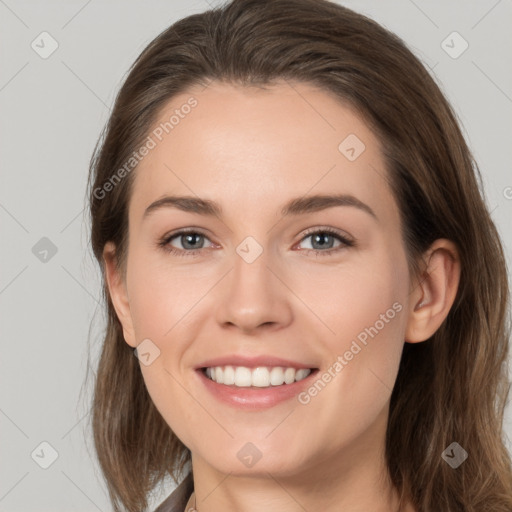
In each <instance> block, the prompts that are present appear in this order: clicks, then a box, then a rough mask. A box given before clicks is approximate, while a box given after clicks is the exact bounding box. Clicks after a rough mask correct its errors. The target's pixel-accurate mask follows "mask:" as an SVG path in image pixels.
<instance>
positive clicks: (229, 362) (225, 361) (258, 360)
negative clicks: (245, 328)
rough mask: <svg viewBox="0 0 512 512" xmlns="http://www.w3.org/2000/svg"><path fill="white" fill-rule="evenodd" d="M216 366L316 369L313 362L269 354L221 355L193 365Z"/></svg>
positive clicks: (198, 367) (200, 366)
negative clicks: (303, 361)
mask: <svg viewBox="0 0 512 512" xmlns="http://www.w3.org/2000/svg"><path fill="white" fill-rule="evenodd" d="M216 366H245V367H246V368H256V367H261V366H267V367H274V366H281V367H284V368H295V369H296V370H300V369H301V368H303V369H306V370H307V369H310V370H313V369H316V368H317V366H316V365H315V364H314V363H302V362H299V361H293V360H291V359H283V358H281V357H276V356H270V355H259V356H237V355H230V356H222V357H216V358H214V359H208V360H206V361H203V362H202V363H201V364H199V365H197V366H196V367H195V369H196V370H200V369H205V368H213V367H216Z"/></svg>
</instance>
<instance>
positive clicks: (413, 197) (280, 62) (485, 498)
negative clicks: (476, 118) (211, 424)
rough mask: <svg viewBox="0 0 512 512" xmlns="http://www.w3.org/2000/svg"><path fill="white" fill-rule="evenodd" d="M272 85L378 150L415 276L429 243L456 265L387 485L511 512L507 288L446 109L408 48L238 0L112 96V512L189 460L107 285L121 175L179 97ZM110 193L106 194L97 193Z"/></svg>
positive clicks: (124, 190)
mask: <svg viewBox="0 0 512 512" xmlns="http://www.w3.org/2000/svg"><path fill="white" fill-rule="evenodd" d="M279 79H285V80H298V81H302V82H307V83H310V84H313V85H316V86H318V87H320V88H322V89H323V90H325V91H327V92H329V93H333V94H334V95H336V96H337V97H338V98H339V99H340V101H343V102H345V103H347V104H350V105H351V106H352V107H354V108H355V109H356V110H357V112H359V114H360V115H361V116H362V118H363V119H364V120H365V122H366V123H367V124H368V125H369V126H370V127H371V128H372V129H373V130H374V131H375V133H376V134H377V135H378V137H379V140H380V141H381V143H382V148H383V153H384V154H383V157H384V161H385V163H386V170H387V173H388V177H389V183H390V186H391V188H392V190H393V193H394V197H395V199H396V201H397V204H398V206H399V209H400V216H401V225H402V234H403V239H404V243H405V246H406V250H407V255H408V261H409V265H410V269H411V272H412V273H417V272H418V271H419V266H418V264H419V262H420V261H421V255H422V253H423V252H424V251H425V250H426V249H427V248H428V247H429V246H430V244H431V243H432V242H433V241H434V240H436V239H437V238H448V239H450V240H452V241H453V242H455V244H456V245H457V248H458V250H459V255H460V261H461V279H460V286H459V289H458V292H457V296H456V299H455V302H454V304H453V306H452V309H451V310H450V313H449V314H448V317H447V318H446V320H445V321H444V323H443V324H442V325H441V327H440V328H439V329H438V331H437V332H436V333H435V334H434V335H433V336H432V337H431V338H430V339H429V340H428V341H426V342H423V343H415V344H410V343H405V346H404V350H403V354H402V360H401V363H400V368H399V372H398V377H397V380H396V383H395V387H394V389H393V392H392V396H391V404H390V414H389V422H388V428H387V438H386V457H387V465H388V468H389V472H390V475H391V478H392V482H393V484H394V485H395V486H396V488H397V490H398V492H399V494H400V496H401V497H402V498H403V500H404V502H405V501H406V500H410V501H411V502H412V503H413V504H414V506H415V507H416V509H417V510H418V511H425V512H427V511H440V510H442V511H452V512H454V511H460V512H462V511H464V512H482V511H493V512H510V511H511V510H512V469H511V460H510V455H509V453H508V451H507V449H506V446H505V442H504V435H503V431H502V424H503V416H504V409H505V405H506V400H507V395H508V392H509V388H510V382H509V380H508V379H509V376H508V368H507V355H508V343H509V337H510V317H509V316H508V300H509V289H508V280H507V268H506V263H505V258H504V254H503V249H502V245H501V242H500V239H499V236H498V233H497V230H496V228H495V225H494V224H493V221H492V220H491V217H490V214H489V211H488V208H487V206H486V204H485V200H484V191H483V185H482V178H481V175H480V171H479V169H478V167H477V164H476V162H475V160H474V158H473V156H472V154H471V152H470V150H469V148H468V146H467V144H466V142H465V140H464V137H463V135H462V133H461V129H460V127H459V125H458V122H457V120H456V116H455V114H454V112H453V110H452V108H451V107H450V105H449V104H448V102H447V100H446V99H445V97H444V96H443V94H442V93H441V91H440V89H439V87H438V85H437V84H436V82H435V80H434V79H433V78H432V77H431V75H430V74H429V73H428V72H427V71H426V69H425V68H424V66H423V65H422V64H421V62H420V61H419V60H418V59H417V58H416V57H415V56H414V55H413V53H412V52H411V51H410V50H409V49H408V48H407V47H406V45H405V44H404V42H403V41H402V40H401V39H400V38H398V37H397V36H396V35H394V34H392V33H390V32H389V31H387V30H386V29H384V28H383V27H381V26H380V25H379V24H377V23H376V22H374V21H372V20H371V19H368V18H367V17H365V16H363V15H361V14H358V13H356V12H353V11H352V10H350V9H347V8H345V7H342V6H340V5H337V4H335V3H331V2H328V1H325V0H234V1H232V2H230V3H228V4H224V5H222V6H220V7H218V8H215V9H212V10H209V11H206V12H204V13H201V14H195V15H192V16H188V17H186V18H184V19H182V20H180V21H178V22H176V23H174V24H173V25H172V26H171V27H169V28H168V29H166V30H165V31H164V32H162V33H161V34H160V35H159V36H158V37H156V38H155V39H154V40H153V41H152V42H151V43H150V44H149V45H148V46H147V48H146V49H145V50H144V51H143V52H142V53H141V55H140V56H139V57H138V58H137V60H136V61H135V63H134V64H133V66H132V67H131V69H130V72H129V74H128V77H127V78H126V80H125V82H124V84H123V86H122V87H121V89H120V91H119V93H118V95H117V97H116V101H115V105H114V108H113V111H112V115H111V117H110V119H109V121H108V123H107V125H106V126H105V128H104V130H103V133H102V136H101V137H100V140H99V141H98V144H97V146H96V148H95V151H94V154H93V157H92V159H91V163H90V176H89V189H88V193H89V201H90V212H89V213H90V216H91V244H92V248H93V251H94V255H95V257H96V259H97V260H98V262H99V264H100V267H101V271H102V276H103V294H104V299H105V304H106V310H107V326H106V332H105V336H104V340H103V348H102V352H101V356H100V360H99V364H98V370H97V376H96V382H95V389H94V397H93V403H92V429H93V434H94V443H95V449H96V452H97V456H98V460H99V463H100V467H101V470H102V472H103V474H104V477H105V479H106V483H107V486H108V491H109V494H110V498H111V501H112V504H113V507H114V510H115V511H119V510H121V509H120V508H119V507H120V505H122V506H124V507H125V509H126V510H128V511H130V512H139V511H141V510H144V509H146V507H147V506H148V495H149V494H150V492H151V490H152V489H153V488H154V487H155V485H156V484H157V483H159V482H161V481H162V479H163V478H164V477H166V476H169V475H170V476H171V477H172V478H173V479H174V480H175V481H178V478H179V475H180V474H181V471H182V470H183V468H184V467H185V464H186V463H187V462H189V461H190V452H189V450H188V449H187V447H186V446H184V445H183V444H182V443H181V441H180V440H179V439H178V438H177V437H176V436H175V434H174V433H173V432H172V431H171V429H170V428H169V426H168V425H167V424H166V423H165V421H164V420H163V418H162V416H161V415H160V413H159V412H158V411H157V410H156V408H155V406H154V404H153V403H152V401H151V399H150V396H149V394H148V392H147V390H146V387H145V384H144V381H143V378H142V375H141V371H140V366H139V362H138V360H137V358H136V357H134V355H133V350H132V349H131V348H130V347H129V346H128V344H127V343H126V342H125V341H124V339H123V332H122V329H121V325H120V323H119V320H118V318H117V316H116V313H115V310H114V308H113V305H112V302H111V300H110V296H109V292H108V288H107V285H106V282H105V271H104V267H103V260H102V251H103V248H104V245H105V243H106V242H107V241H113V242H114V243H115V245H116V248H117V256H118V264H119V268H120V270H121V272H122V274H123V275H124V272H125V262H126V259H125V257H126V247H127V228H128V215H127V213H128V204H129V201H130V194H131V186H132V182H133V177H134V174H135V172H137V170H136V167H135V168H134V169H133V170H132V171H131V172H128V173H124V174H125V175H123V179H121V180H117V181H116V182H115V183H114V182H113V181H112V180H113V179H114V178H115V177H114V174H115V173H116V172H118V170H119V169H120V168H122V166H123V165H124V164H125V162H126V161H127V160H129V158H130V156H131V155H132V154H133V152H134V151H136V150H137V149H138V148H140V147H141V145H142V144H143V142H144V140H145V139H146V138H147V137H148V133H149V131H150V129H151V128H152V126H153V124H154V122H155V120H156V119H157V117H158V115H159V113H160V112H161V108H162V107H163V106H164V105H165V104H166V103H167V102H168V101H169V99H170V98H171V97H173V96H174V95H176V94H178V93H182V92H186V90H187V88H188V87H190V86H192V85H201V84H207V83H208V82H209V81H210V80H218V81H225V82H229V83H233V84H236V85H240V86H245V85H265V84H271V83H272V82H273V81H275V80H279ZM118 174H119V173H118ZM118 177H119V175H118ZM109 180H111V181H110V182H111V183H114V185H113V186H112V187H108V191H106V190H107V188H106V187H105V183H107V182H108V181H109ZM454 441H456V442H457V443H459V445H461V446H462V447H463V448H464V449H465V450H466V451H467V452H468V454H469V456H468V458H467V460H465V461H464V463H463V464H461V465H460V466H459V467H458V468H457V469H453V468H452V467H450V465H448V464H447V463H446V462H445V461H444V460H443V458H442V457H441V454H442V452H443V451H444V450H445V449H446V448H447V447H448V446H449V445H450V444H451V443H452V442H454Z"/></svg>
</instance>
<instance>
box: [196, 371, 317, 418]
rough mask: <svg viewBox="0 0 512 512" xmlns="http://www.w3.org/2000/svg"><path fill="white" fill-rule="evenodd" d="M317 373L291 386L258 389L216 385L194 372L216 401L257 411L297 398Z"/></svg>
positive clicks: (199, 373) (200, 373)
mask: <svg viewBox="0 0 512 512" xmlns="http://www.w3.org/2000/svg"><path fill="white" fill-rule="evenodd" d="M317 372H318V370H312V371H311V373H310V374H309V375H308V376H307V377H306V378H305V379H302V380H299V381H298V382H293V383H292V384H282V385H281V386H269V387H267V388H258V387H237V386H227V385H226V384H218V383H217V382H215V381H213V380H211V379H209V378H208V377H207V376H206V375H205V374H204V372H203V370H196V373H197V374H198V375H199V378H200V380H201V382H203V384H204V386H205V387H206V389H207V390H208V391H209V392H210V393H212V395H213V396H215V397H216V398H217V399H218V400H220V401H222V402H224V403H227V404H229V405H231V406H234V407H238V408H242V409H257V410H261V409H268V408H270V407H273V406H274V405H277V404H279V403H281V402H284V401H286V400H290V399H291V398H293V397H295V396H297V395H298V394H299V393H300V392H301V391H302V390H303V389H304V388H306V387H308V386H309V385H310V382H311V379H312V378H313V376H314V375H316V373H317Z"/></svg>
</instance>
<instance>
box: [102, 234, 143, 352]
mask: <svg viewBox="0 0 512 512" xmlns="http://www.w3.org/2000/svg"><path fill="white" fill-rule="evenodd" d="M103 261H104V262H105V277H106V280H107V286H108V290H109V294H110V299H111V300H112V304H113V305H114V309H115V310H116V314H117V318H118V319H119V322H120V323H121V326H122V327H123V335H124V339H125V341H126V343H128V345H130V346H131V347H133V348H135V347H136V346H137V343H136V342H135V334H134V330H133V323H132V317H131V312H130V299H129V297H128V292H127V289H126V283H125V281H124V279H123V277H122V275H121V272H120V270H119V269H118V267H117V260H116V248H115V245H114V243H113V242H107V243H106V244H105V247H104V248H103Z"/></svg>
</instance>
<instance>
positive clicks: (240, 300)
mask: <svg viewBox="0 0 512 512" xmlns="http://www.w3.org/2000/svg"><path fill="white" fill-rule="evenodd" d="M292 85H293V87H292ZM191 95H193V96H194V98H196V99H197V101H198V105H197V106H196V107H195V108H194V109H193V110H192V111H191V112H190V114H188V115H187V116H185V117H184V118H183V119H181V120H180V123H179V124H178V125H176V126H175V127H174V129H173V130H172V131H171V132H170V133H169V134H168V135H167V136H166V137H164V138H163V140H162V141H161V142H159V143H158V144H157V146H156V147H155V148H154V149H152V150H151V151H150V153H149V154H148V155H147V156H146V157H145V158H144V160H143V161H142V162H141V163H140V164H139V166H138V168H137V170H136V179H135V183H134V189H133V194H132V197H131V200H130V207H129V240H130V242H129V246H128V258H127V267H126V279H123V277H122V274H121V273H120V272H119V270H118V269H117V267H116V264H115V247H114V246H113V244H112V243H108V244H107V245H106V246H105V251H104V260H105V265H106V274H107V281H108V286H109V290H110V293H111V297H112V300H113V303H114V307H115V308H116V312H117V314H118V317H119V319H120V321H121V324H122V326H123V332H124V337H125V340H126V343H128V344H129V345H130V346H131V347H136V346H137V345H138V344H139V343H141V342H142V341H143V340H145V339H148V338H149V339H150V340H151V342H152V343H154V344H155V345H156V346H157V347H158V349H159V350H160V355H159V357H157V358H156V359H155V360H154V361H153V362H152V363H151V364H150V365H148V366H145V365H143V364H141V371H142V374H143V377H144V380H145V383H146V386H147V389H148V391H149V393H150V395H151V398H152V399H153V401H154V403H155V405H156V407H157V408H158V410H159V411H160V413H161V414H162V416H163V418H164V419H165V421H166V422H167V423H168V424H169V426H170V427H171V428H172V430H173V431H174V432H175V433H176V435H177V436H178V437H179V438H180V439H181V440H182V441H183V443H184V444H185V445H186V446H187V447H188V448H189V449H190V450H191V452H192V465H193V471H194V486H195V492H196V499H197V509H198V510H199V511H200V512H204V511H208V512H217V511H221V510H222V511H224V512H225V511H226V510H237V511H244V512H255V511H260V510H263V509H264V510H266V511H267V512H271V511H279V512H292V511H293V512H296V511H303V510H323V511H333V512H334V511H336V512H338V511H340V510H343V511H347V512H349V511H350V512H356V511H361V512H362V511H368V510H372V511H375V512H385V511H386V512H391V511H394V510H397V496H396V493H395V491H394V489H393V487H392V486H391V484H390V481H389V478H388V473H387V470H386V466H385V464H384V440H385V433H386V425H387V419H388V411H389V400H390V396H391V391H392V388H393V385H394V382H395V379H396V375H397V372H398V367H399V362H400V357H401V353H402V349H403V345H404V342H409V343H417V342H422V341H424V340H427V339H428V338H429V337H430V336H431V335H432V334H433V333H434V332H435V331H436V330H437V329H438V327H439V326H440V325H441V323H442V322H443V320H444V319H445V317H446V315H447V314H448V312H449V309H450V307H451V305H452V303H453V300H454V298H455V294H456V290H457V286H458V282H459V276H460V263H459V259H458V255H457V250H456V248H455V246H454V245H453V244H452V243H451V242H450V241H448V240H437V241H436V242H435V243H434V244H433V245H432V246H431V248H430V249H429V251H427V252H426V253H425V255H424V262H425V266H424V269H423V270H424V271H423V273H422V275H421V276H410V275H409V272H408V267H407V258H406V252H405V247H404V244H403V241H402V239H401V235H400V221H399V210H398V205H397V204H396V202H395V200H394V197H393V195H392V192H391V190H390V188H389V184H388V183H387V181H386V179H385V176H386V171H385V168H384V164H383V160H382V156H381V151H380V144H379V140H378V139H377V138H376V136H375V135H374V134H373V133H372V132H371V131H370V129H369V128H368V126H367V125H366V124H365V123H364V122H363V120H362V119H361V118H360V117H359V116H358V115H357V114H356V113H355V112H354V111H353V110H352V109H350V108H349V107H348V106H346V105H343V104H342V103H341V102H340V101H339V100H338V99H336V98H335V97H333V96H331V95H330V94H328V93H326V92H324V91H322V90H319V89H317V88H315V87H314V86H312V85H308V84H304V83H291V82H290V83H287V82H279V83H278V84H276V85H274V86H268V87H267V88H266V89H265V90H262V89H259V88H249V87H240V86H233V85H229V84H221V83H217V82H212V83H210V85H209V86H208V87H207V88H205V89H203V88H199V87H196V88H192V89H190V90H188V91H187V92H186V93H183V94H180V95H179V96H175V97H173V98H172V100H170V102H169V103H168V104H167V105H166V107H165V109H163V110H162V112H161V116H160V119H159V120H158V122H157V123H155V126H156V125H158V124H159V123H160V122H164V121H166V120H168V119H169V116H170V115H171V114H172V112H173V111H174V109H176V108H179V107H180V105H183V103H185V102H186V101H187V100H188V99H189V98H190V97H191ZM349 134H356V135H357V137H358V138H359V139H360V140H361V141H363V142H364V144H365V147H366V148H365V150H364V151H363V152H362V153H361V154H360V156H359V157H358V158H356V159H355V160H354V161H349V160H348V159H347V158H346V157H345V155H344V154H342V153H341V152H340V151H339V150H338V146H339V144H340V142H341V141H343V140H344V139H345V138H346V137H347V136H348V135H349ZM334 192H336V193H349V194H352V195H354V196H355V197H357V198H358V199H359V200H361V201H363V202H364V203H366V204H367V205H368V206H370V207H371V208H372V210H373V211H374V212H375V214H376V217H377V218H374V217H372V216H371V215H369V214H368V213H367V212H365V211H362V210H360V209H358V208H355V207H353V206H336V207H331V208H328V209H325V210H322V211H318V212H312V213H311V212H310V213H306V214H303V215H298V216H296V217H289V218H288V217H283V216H282V215H281V208H282V206H283V205H284V203H285V202H287V201H288V200H290V199H291V198H298V197H302V196H304V195H313V194H332V193H334ZM166 194H180V195H192V196H199V197H201V198H208V199H212V200H215V201H217V202H218V203H220V205H221V206H222V209H223V216H222V217H221V218H218V217H215V216H213V217H208V216H205V215H200V214H197V213H191V212H184V211H180V210H178V209H175V208H161V209H158V210H155V211H154V212H152V213H151V214H150V215H149V216H147V217H146V218H145V219H144V218H143V214H144V210H145V209H146V208H147V207H148V205H150V204H151V203H152V202H153V201H155V200H157V199H160V198H161V197H162V196H164V195H166ZM187 227H194V228H198V229H199V230H200V233H202V234H205V238H204V239H201V238H199V239H196V240H195V241H194V240H192V244H195V247H197V248H199V252H198V254H197V255H196V256H193V257H191V256H186V255H185V256H183V257H180V256H177V255H172V254H170V253H168V252H165V251H164V250H163V249H162V248H159V247H158V246H157V242H158V240H159V239H161V238H163V237H164V235H166V234H170V233H171V232H172V231H176V230H178V229H181V228H187ZM316 227H318V228H319V229H318V231H321V228H322V227H332V228H335V229H337V230H339V231H340V232H341V233H342V234H343V235H345V236H347V235H348V236H349V237H351V238H352V239H355V240H356V245H355V246H353V247H348V246H346V247H343V248H342V250H339V251H337V252H332V251H333V250H334V249H336V248H338V247H339V246H340V244H341V242H339V241H338V240H337V239H334V240H333V241H332V242H327V244H329V243H331V245H325V244H324V246H323V247H322V246H319V245H312V244H314V238H315V237H314V236H311V234H309V236H307V235H305V231H306V230H307V229H309V228H316ZM248 236H251V237H253V238H254V239H255V240H256V241H257V242H258V243H259V244H260V246H261V248H262V249H263V253H262V254H261V255H260V256H259V257H258V258H257V259H256V260H255V261H254V262H252V263H250V264H249V263H247V262H246V261H245V260H244V259H243V258H241V257H240V256H239V255H238V254H237V252H236V248H237V247H238V245H239V244H240V243H241V242H242V241H243V240H244V239H245V238H246V237H248ZM186 243H187V240H186V239H185V240H184V239H183V237H179V236H178V237H176V238H174V239H173V240H172V242H170V244H171V245H172V246H174V247H175V248H177V249H181V250H182V251H185V250H187V249H186V248H185V246H184V244H186ZM188 247H190V246H188ZM315 248H316V253H315V252H314V249H315ZM188 250H189V251H190V249H188ZM328 251H331V254H330V255H328V254H327V252H328ZM320 253H321V254H320ZM394 303H398V304H399V305H401V306H402V309H401V311H400V312H399V313H397V314H396V316H394V318H393V319H392V320H389V322H387V323H386V324H385V326H384V328H382V329H381V330H379V332H378V334H377V335H376V336H375V337H374V338H373V339H372V338H369V341H368V343H367V345H366V346H364V348H362V350H361V351H360V352H359V353H358V354H357V355H356V356H354V358H353V359H352V360H351V361H349V362H348V364H347V365H346V366H344V368H343V370H342V371H340V372H339V373H338V374H337V375H336V377H335V378H333V379H332V380H331V381H330V382H329V383H328V385H326V386H325V387H324V389H322V391H321V392H320V393H318V394H317V395H316V396H315V397H313V398H312V399H311V401H310V402H309V403H308V404H306V405H302V404H300V403H298V401H297V400H295V399H291V400H287V401H285V402H283V403H280V404H278V405H276V406H274V407H271V408H269V409H266V410H260V411H247V410H240V409H237V408H234V407H231V406H229V405H227V404H223V403H220V402H218V401H217V400H216V399H215V398H213V397H212V395H211V394H209V393H208V392H207V391H206V390H205V389H204V388H203V386H202V383H201V382H200V381H199V379H198V377H197V374H196V372H195V370H194V367H195V366H196V365H197V364H198V363H200V362H202V361H204V360H206V359H209V358H212V357H217V356H221V355H227V354H243V355H246V354H247V355H255V354H257V355H259V354H269V355H273V356H278V357H284V358H291V359H293V360H297V361H302V362H307V363H312V364H314V366H316V367H318V368H320V371H321V372H322V371H325V370H327V368H329V367H330V366H332V365H333V363H334V362H335V361H336V358H337V356H338V355H343V354H344V353H345V352H346V351H347V350H348V349H349V348H350V346H351V343H352V341H353V340H355V339H356V337H357V336H358V334H359V333H361V332H362V331H363V330H364V329H365V327H369V326H373V325H374V324H375V323H376V321H377V320H378V319H379V318H380V315H381V314H383V313H385V312H386V311H387V310H389V309H390V308H391V307H392V305H393V304H394ZM420 304H422V306H421V307H418V306H419V305H420ZM247 442H251V443H253V444H254V445H255V446H256V447H257V449H258V450H259V451H260V452H261V454H262V456H261V459H260V460H259V461H258V462H257V463H256V464H255V465H254V466H252V467H251V468H248V467H246V466H245V465H244V464H242V463H241V461H240V460H239V459H238V457H237V452H238V451H239V450H240V449H241V448H242V447H243V446H244V445H245V444H246V443H247ZM192 503H193V502H192ZM407 510H409V511H414V508H412V506H410V505H409V506H408V508H407Z"/></svg>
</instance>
